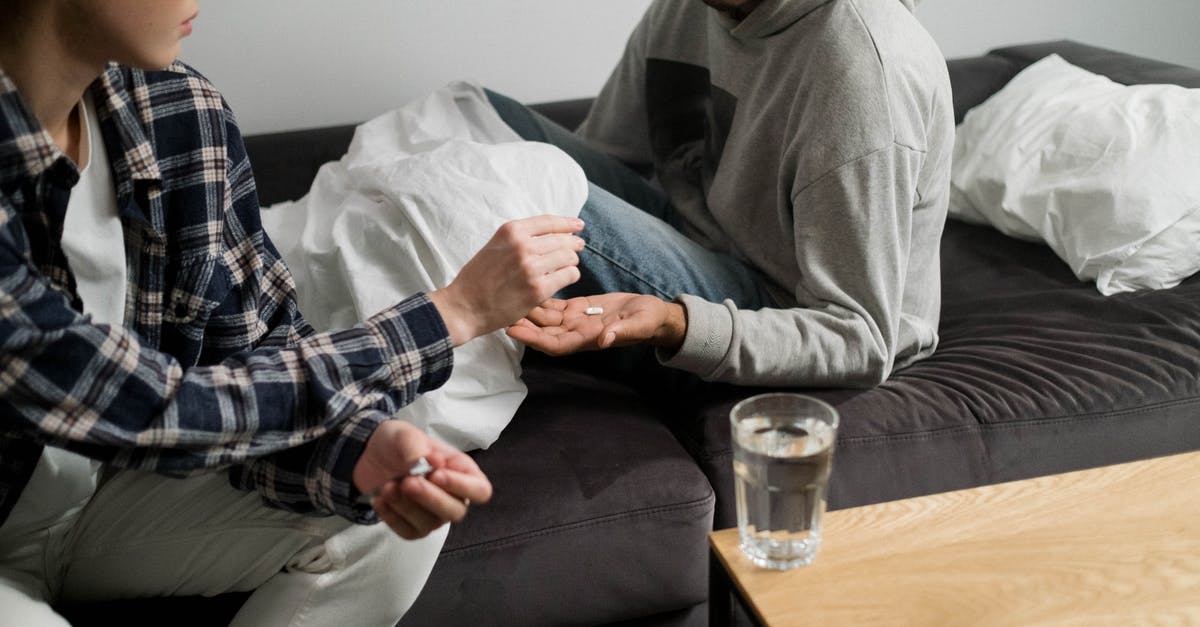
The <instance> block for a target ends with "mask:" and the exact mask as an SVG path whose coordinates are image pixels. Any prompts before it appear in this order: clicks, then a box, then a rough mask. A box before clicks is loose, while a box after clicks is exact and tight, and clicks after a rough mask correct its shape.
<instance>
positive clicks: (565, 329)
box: [507, 293, 687, 355]
mask: <svg viewBox="0 0 1200 627" xmlns="http://www.w3.org/2000/svg"><path fill="white" fill-rule="evenodd" d="M507 333H508V336H509V337H511V338H513V339H515V340H517V341H519V342H523V343H525V344H527V345H529V346H530V347H532V348H535V349H537V350H539V351H541V352H543V353H546V354H549V355H569V354H571V353H578V352H580V351H587V350H601V349H605V348H611V347H613V346H629V345H633V344H650V345H652V346H659V347H663V348H667V349H677V348H679V346H680V345H681V344H682V343H683V338H684V335H685V334H686V333H687V312H686V311H685V310H684V308H683V305H680V304H678V303H669V302H666V301H664V300H662V299H660V298H657V297H655V296H645V295H642V294H625V293H614V294H600V295H598V296H584V297H578V298H571V299H569V300H559V299H557V298H551V299H547V300H546V301H544V302H543V303H541V304H540V305H538V306H537V307H534V308H533V309H532V310H530V312H529V313H528V314H527V315H526V316H525V317H524V318H522V319H521V320H519V321H517V323H516V324H513V325H512V326H510V327H508V331H507Z"/></svg>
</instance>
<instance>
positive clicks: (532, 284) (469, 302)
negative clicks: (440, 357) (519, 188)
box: [429, 215, 583, 346]
mask: <svg viewBox="0 0 1200 627" xmlns="http://www.w3.org/2000/svg"><path fill="white" fill-rule="evenodd" d="M582 228H583V221H581V220H579V219H578V218H567V217H563V216H551V215H545V216H536V217H533V218H525V219H523V220H514V221H512V222H508V223H506V224H504V225H503V226H501V227H500V228H499V229H498V230H497V231H496V234H495V235H493V236H492V239H491V240H489V241H488V243H487V244H486V245H484V247H483V249H481V250H480V251H479V252H478V253H476V254H475V256H474V257H472V258H471V260H470V261H468V262H467V264H466V265H465V266H463V268H462V270H461V271H460V272H459V273H458V276H457V277H455V278H454V280H453V281H451V283H450V285H448V286H446V287H445V288H442V289H440V290H437V291H435V292H433V293H432V294H430V295H429V296H430V298H431V299H432V300H433V303H434V305H436V306H437V308H438V311H439V312H440V313H441V315H442V319H443V320H444V321H445V323H446V327H447V329H448V330H449V331H450V341H451V342H452V343H453V344H454V345H455V346H458V345H460V344H463V343H464V342H466V341H468V340H470V339H472V338H474V337H478V336H480V335H483V334H484V333H488V332H491V331H494V330H496V329H500V328H504V327H506V326H508V325H510V324H512V323H513V321H514V320H517V319H519V318H521V317H522V316H524V315H525V314H526V312H528V311H529V310H530V309H532V308H533V307H534V306H536V305H537V304H538V303H540V302H542V301H544V300H545V299H547V298H549V297H550V296H551V295H553V294H554V293H555V292H557V291H558V290H560V289H562V288H564V287H566V286H568V285H570V284H572V283H574V282H575V281H578V280H579V268H578V267H577V266H578V265H579V254H578V253H579V251H581V250H583V240H582V239H581V238H579V237H578V236H577V235H575V233H577V232H578V231H579V230H581V229H582Z"/></svg>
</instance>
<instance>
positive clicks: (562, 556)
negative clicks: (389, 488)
mask: <svg viewBox="0 0 1200 627" xmlns="http://www.w3.org/2000/svg"><path fill="white" fill-rule="evenodd" d="M524 378H525V380H526V382H527V383H528V384H529V388H530V394H529V398H528V400H527V401H526V402H525V404H524V405H523V406H522V407H521V409H520V411H518V413H517V415H516V417H515V418H514V419H513V422H512V423H511V424H510V425H509V426H508V428H507V429H505V431H504V434H503V435H502V436H501V437H500V439H499V440H498V441H497V442H496V443H495V444H493V445H492V447H491V448H490V449H489V450H486V451H480V452H478V453H476V454H475V457H476V459H477V460H478V462H479V465H480V467H481V468H482V469H483V470H484V472H485V473H487V475H488V477H489V478H490V479H491V480H492V483H493V486H494V488H495V496H494V497H493V500H492V501H491V502H489V503H488V504H487V505H484V506H481V507H477V508H474V511H473V512H472V514H471V515H470V516H468V517H467V518H466V519H465V520H464V521H463V522H462V523H461V524H457V525H455V526H454V527H453V528H452V529H451V532H450V536H449V538H448V539H447V541H446V546H445V548H444V549H443V551H442V555H441V557H440V558H439V559H438V562H437V565H436V566H435V567H434V570H433V573H432V575H431V576H430V579H429V582H428V584H427V585H426V587H425V589H424V591H423V592H422V594H421V597H420V598H418V599H417V602H416V604H415V605H414V606H413V608H412V610H411V611H410V612H409V614H408V615H407V616H405V619H404V621H402V624H404V625H450V624H461V625H496V624H503V625H569V624H587V625H595V624H601V623H604V622H611V621H617V620H622V619H628V618H634V617H638V616H644V615H646V614H653V613H658V612H664V611H668V610H673V609H677V608H684V607H688V606H691V605H694V604H697V603H702V602H703V601H704V600H705V598H706V597H707V591H708V588H707V572H708V571H707V564H708V561H707V560H708V558H707V544H706V536H707V534H708V532H709V531H710V530H711V524H712V511H713V494H712V490H711V488H710V487H709V485H708V482H707V480H706V479H705V476H704V475H703V474H702V473H701V472H700V470H699V469H698V468H697V467H696V465H695V463H694V462H693V461H692V459H691V458H690V457H689V456H688V454H687V452H685V451H684V449H683V448H682V447H681V446H680V444H679V443H678V442H677V441H676V440H675V438H674V437H673V436H672V435H671V433H670V431H668V430H667V429H666V428H665V427H664V426H663V425H662V423H661V422H660V421H659V420H658V419H657V418H656V416H655V414H654V412H653V410H652V409H651V408H650V407H648V406H647V405H646V404H645V402H644V401H643V400H641V399H640V398H639V396H638V395H637V394H635V393H634V392H632V391H631V390H630V389H628V388H625V387H623V386H620V385H617V384H611V383H602V382H600V381H599V380H598V379H594V378H592V377H590V376H588V375H585V374H582V373H578V372H570V371H563V370H549V369H544V368H540V367H539V366H538V365H536V364H535V365H531V366H528V368H527V371H526V373H525V375H524Z"/></svg>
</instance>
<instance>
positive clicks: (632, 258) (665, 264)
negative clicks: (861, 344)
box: [485, 90, 773, 309]
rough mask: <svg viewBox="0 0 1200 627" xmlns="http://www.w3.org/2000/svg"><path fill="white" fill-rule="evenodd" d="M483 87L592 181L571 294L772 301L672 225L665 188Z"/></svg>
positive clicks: (758, 282) (522, 130)
mask: <svg viewBox="0 0 1200 627" xmlns="http://www.w3.org/2000/svg"><path fill="white" fill-rule="evenodd" d="M485 91H486V93H487V96H488V100H489V101H490V102H491V103H492V106H493V107H494V108H495V109H496V112H497V113H498V114H499V115H500V118H501V119H502V120H504V122H505V123H506V124H508V125H509V126H510V127H512V129H513V130H514V131H516V133H517V134H518V135H520V136H521V137H522V138H524V139H526V140H528V141H537V142H544V143H548V144H552V145H554V146H557V147H558V148H560V149H562V150H563V151H564V152H566V153H567V154H568V155H570V156H571V158H572V159H574V160H575V161H576V162H577V163H579V165H580V167H582V168H583V171H584V174H585V175H586V176H587V179H588V182H589V183H591V185H590V186H589V190H588V198H587V201H586V202H585V204H584V206H583V209H582V211H581V212H580V215H579V217H580V218H581V219H582V220H583V221H584V223H585V224H586V226H585V227H584V231H583V233H582V234H581V235H582V237H583V238H584V240H585V241H586V242H587V248H585V250H584V252H583V253H582V254H581V255H580V268H581V270H582V271H583V273H584V279H581V280H580V281H579V283H576V284H575V285H573V286H571V287H569V288H568V290H567V292H566V293H567V294H569V295H583V294H595V293H599V292H637V293H641V294H654V295H657V296H660V297H662V298H665V299H668V300H669V299H671V298H674V297H675V296H676V295H678V294H680V293H687V294H694V295H696V296H701V297H703V298H705V299H708V300H713V301H717V302H720V301H721V300H724V299H726V298H730V299H733V301H734V302H735V303H737V304H738V306H739V307H746V308H751V309H757V308H760V307H767V306H771V305H772V304H773V301H772V299H771V297H770V295H769V294H768V293H767V291H766V289H765V288H764V285H765V280H764V279H763V277H762V276H761V274H759V273H758V272H757V271H755V270H753V269H751V268H749V267H747V266H746V265H745V264H743V263H741V262H740V261H738V260H737V259H734V258H733V257H731V256H729V255H725V254H722V253H717V252H713V251H710V250H707V249H705V248H704V247H703V246H700V245H699V244H696V243H695V242H693V241H692V240H690V239H688V238H687V237H686V236H684V235H683V234H682V233H680V232H679V231H678V230H677V229H676V228H674V227H675V225H673V224H672V221H673V220H674V217H675V216H674V211H673V210H672V209H671V206H670V200H669V199H668V198H667V196H666V194H664V193H663V192H662V190H660V189H658V188H657V187H655V186H654V185H651V184H650V183H649V182H648V181H646V180H645V179H643V178H642V177H641V176H639V175H638V174H637V173H636V172H634V171H633V170H631V169H630V168H629V167H627V166H626V165H625V164H623V163H621V162H620V161H618V160H617V159H614V158H613V157H611V156H609V155H606V154H604V153H602V152H600V151H597V150H595V149H593V148H591V147H590V146H588V145H587V144H586V143H585V142H584V141H583V140H581V139H580V138H579V137H577V136H576V135H575V134H574V133H572V132H571V131H569V130H567V129H565V128H563V127H561V126H559V125H558V124H556V123H555V122H554V121H552V120H549V119H547V118H546V117H545V116H542V115H541V114H539V113H537V112H536V111H533V110H532V109H530V108H528V107H526V106H525V105H523V104H521V103H519V102H517V101H515V100H513V99H512V98H509V97H507V96H504V95H502V94H497V93H495V92H492V91H488V90H485Z"/></svg>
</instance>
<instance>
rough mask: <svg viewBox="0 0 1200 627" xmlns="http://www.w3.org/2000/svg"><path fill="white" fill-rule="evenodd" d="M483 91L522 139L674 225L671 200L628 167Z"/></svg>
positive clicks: (540, 117) (532, 113)
mask: <svg viewBox="0 0 1200 627" xmlns="http://www.w3.org/2000/svg"><path fill="white" fill-rule="evenodd" d="M484 91H485V92H486V93H487V97H488V101H489V102H491V103H492V107H493V108H495V109H496V113H498V114H499V115H500V119H502V120H504V122H505V124H508V125H509V127H511V128H512V129H513V130H514V131H516V133H517V135H520V136H521V138H522V139H525V140H527V141H534V142H542V143H545V144H551V145H553V146H556V147H558V148H559V149H561V150H562V151H563V152H565V153H567V155H568V156H570V157H571V158H572V159H574V160H575V162H576V163H578V164H579V167H581V168H583V173H584V175H585V176H586V177H587V180H588V181H591V182H592V183H595V184H596V185H598V186H600V187H602V188H604V189H605V190H607V191H608V192H609V193H611V194H613V195H614V196H616V197H617V198H620V199H622V200H624V201H625V202H627V203H629V204H630V205H632V206H634V207H637V208H639V209H641V210H642V211H645V212H646V213H649V214H650V215H652V216H655V217H657V218H658V219H660V220H663V221H665V222H671V220H672V216H673V213H674V212H673V211H672V209H671V201H670V199H668V198H667V196H666V194H664V193H663V192H662V190H660V189H659V188H657V187H655V186H654V185H652V184H650V182H649V181H647V180H646V179H644V178H642V177H641V176H640V175H639V174H638V173H637V172H634V171H633V170H632V169H630V168H629V166H627V165H625V164H624V163H621V161H619V160H617V159H614V158H613V157H611V156H609V155H606V154H604V153H602V152H600V151H598V150H596V149H594V148H592V147H591V146H588V145H587V143H585V142H584V141H583V140H582V139H580V138H579V137H578V136H576V135H575V134H574V133H572V132H571V131H569V130H567V129H565V128H563V127H562V126H559V125H558V124H557V123H555V122H554V121H553V120H550V119H548V118H547V117H545V116H543V115H542V114H540V113H538V112H536V111H534V110H533V109H530V108H529V107H526V106H525V105H523V104H521V103H519V102H517V101H515V100H513V99H512V98H509V97H508V96H504V95H502V94H497V93H495V92H493V91H490V90H484Z"/></svg>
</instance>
